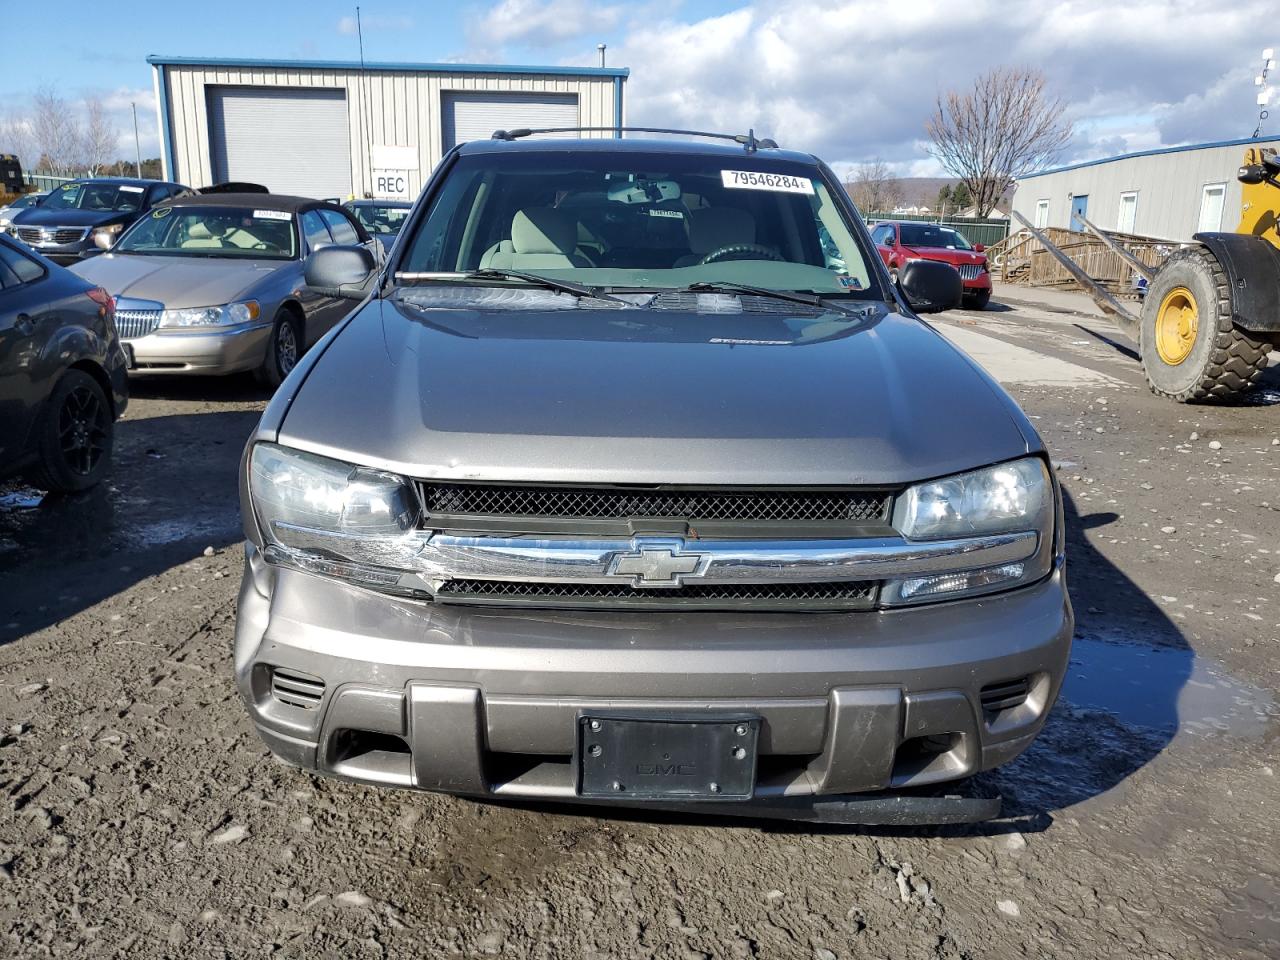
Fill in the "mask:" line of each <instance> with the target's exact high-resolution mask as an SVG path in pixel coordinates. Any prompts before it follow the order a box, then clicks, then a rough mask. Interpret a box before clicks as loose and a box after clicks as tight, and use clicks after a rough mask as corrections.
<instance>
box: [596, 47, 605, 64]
mask: <svg viewBox="0 0 1280 960" xmlns="http://www.w3.org/2000/svg"><path fill="white" fill-rule="evenodd" d="M596 49H597V50H599V51H600V66H601V67H603V66H604V51H605V45H604V44H603V43H597V44H596Z"/></svg>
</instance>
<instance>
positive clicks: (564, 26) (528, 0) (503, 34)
mask: <svg viewBox="0 0 1280 960" xmlns="http://www.w3.org/2000/svg"><path fill="white" fill-rule="evenodd" d="M625 9H626V8H624V7H623V6H622V5H613V4H605V3H596V2H593V0H501V2H500V3H498V4H497V5H496V6H494V7H492V8H490V10H489V11H488V12H487V13H485V14H483V15H482V16H480V17H478V18H476V19H474V20H473V21H472V22H471V24H470V25H469V26H468V28H467V35H468V37H469V39H470V40H471V43H472V44H473V46H478V47H482V48H489V47H492V46H497V47H503V46H505V45H507V44H511V43H516V44H523V45H526V46H530V47H552V46H556V45H557V44H560V43H563V42H565V41H567V40H570V39H573V38H575V37H581V36H585V35H588V34H600V33H604V32H606V31H610V30H613V29H614V28H616V27H617V26H618V24H619V23H620V22H621V21H622V18H623V13H624V10H625Z"/></svg>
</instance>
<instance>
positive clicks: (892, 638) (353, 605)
mask: <svg viewBox="0 0 1280 960" xmlns="http://www.w3.org/2000/svg"><path fill="white" fill-rule="evenodd" d="M1072 628H1073V624H1072V614H1071V607H1070V602H1069V600H1068V598H1067V593H1066V589H1065V586H1064V579H1063V571H1062V570H1061V568H1058V569H1056V570H1055V571H1054V573H1053V574H1052V575H1050V576H1049V577H1048V578H1047V579H1045V580H1044V581H1041V582H1040V583H1038V584H1036V585H1034V586H1031V587H1027V588H1023V589H1021V590H1017V591H1013V592H1010V593H1007V594H1002V595H996V596H989V597H982V598H976V599H972V600H960V601H953V602H950V603H943V604H937V605H933V606H923V607H917V608H914V609H901V610H893V611H883V612H863V613H847V614H843V613H834V614H783V613H709V612H707V613H659V612H650V613H636V612H626V613H622V612H616V611H564V610H537V609H528V608H523V609H510V608H485V607H467V606H450V605H443V604H434V605H433V604H430V603H420V602H415V601H408V600H399V599H396V598H393V597H388V596H383V595H380V594H376V593H372V592H370V591H366V590H363V589H360V588H356V587H351V586H347V585H345V584H342V583H338V582H335V581H330V580H325V579H321V578H319V577H314V576H311V575H309V574H304V573H299V572H297V571H293V570H288V569H280V568H276V567H273V566H271V565H268V564H267V563H266V562H265V561H264V560H263V558H262V556H261V554H260V553H259V551H258V550H257V548H256V547H254V546H252V545H250V546H248V547H247V562H246V564H245V573H244V580H243V583H242V585H241V592H240V605H239V616H238V621H237V626H236V641H235V675H236V683H237V686H238V688H239V690H240V694H241V696H242V697H243V699H244V701H245V703H246V705H247V707H248V710H249V713H250V716H251V717H252V719H253V722H254V724H255V726H256V727H257V729H258V732H259V734H260V735H261V736H262V738H263V739H264V740H265V741H266V743H267V745H268V746H269V747H270V748H271V749H272V751H274V752H275V753H276V754H277V755H278V756H280V757H282V758H283V759H285V760H287V761H289V762H291V763H294V764H296V765H298V766H300V767H304V768H307V769H310V770H315V771H317V772H320V773H324V774H329V775H334V776H339V777H343V778H346V779H351V780H356V781H361V782H366V783H375V784H385V785H392V786H400V787H413V788H419V789H428V790H439V791H444V792H449V793H459V794H467V795H473V796H496V797H509V798H524V799H565V800H570V799H574V798H576V796H577V775H576V768H575V766H574V763H573V759H572V754H573V751H574V743H575V737H576V727H577V718H578V716H579V715H580V714H583V713H600V712H602V711H604V712H617V711H625V712H626V713H628V714H635V713H640V714H643V713H651V714H655V715H670V714H674V713H679V714H682V715H683V714H688V713H690V712H697V713H703V714H705V715H707V716H715V715H741V714H743V713H749V714H751V715H755V716H759V717H760V718H761V725H760V727H761V729H760V739H759V750H760V762H759V769H758V779H757V784H756V790H755V796H756V797H757V798H762V799H764V798H769V797H775V798H776V797H783V796H788V797H795V796H811V795H836V794H849V793H857V792H866V791H876V790H884V789H889V788H903V787H915V786H923V785H926V784H931V783H937V782H941V781H947V780H954V779H957V778H961V777H964V776H967V775H969V774H972V773H976V772H977V771H979V770H984V769H988V768H990V767H994V766H997V765H999V764H1002V763H1005V762H1008V761H1009V760H1012V759H1013V758H1014V757H1016V756H1017V755H1018V754H1020V753H1021V752H1022V751H1023V750H1025V749H1026V748H1027V746H1028V745H1029V744H1030V743H1031V741H1032V740H1033V739H1034V737H1035V735H1036V734H1037V732H1038V731H1039V730H1040V728H1041V726H1042V725H1043V723H1044V719H1045V715H1046V714H1047V712H1048V710H1049V707H1050V706H1051V705H1052V704H1053V702H1054V700H1055V699H1056V697H1057V694H1058V689H1059V687H1060V685H1061V681H1062V677H1063V673H1064V671H1065V669H1066V664H1067V657H1068V653H1069V650H1070V644H1071V635H1072ZM1022 678H1026V680H1027V681H1028V691H1029V692H1028V695H1027V697H1026V699H1025V701H1024V702H1022V703H1020V704H1018V705H1016V706H1013V707H1010V708H1008V709H1003V710H999V711H995V712H992V711H986V710H984V709H983V707H982V691H983V688H989V687H995V686H997V685H1001V684H1006V683H1008V682H1009V681H1011V680H1018V679H1022ZM298 691H302V692H303V695H302V696H299V695H298Z"/></svg>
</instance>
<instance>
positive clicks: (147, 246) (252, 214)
mask: <svg viewBox="0 0 1280 960" xmlns="http://www.w3.org/2000/svg"><path fill="white" fill-rule="evenodd" d="M297 250H298V242H297V233H296V231H295V230H294V226H293V214H291V213H288V212H286V211H283V210H254V209H252V208H250V207H213V206H210V207H188V206H182V207H170V206H159V207H156V208H155V209H154V210H152V211H151V216H149V217H143V218H142V219H141V220H139V221H138V222H137V223H135V224H134V225H133V228H132V229H130V230H129V231H128V232H127V233H125V235H124V236H123V237H121V238H120V242H119V243H117V244H116V246H115V248H114V251H115V252H117V253H141V254H163V255H165V256H190V257H245V258H255V259H266V260H291V259H293V258H294V257H295V256H296V255H297Z"/></svg>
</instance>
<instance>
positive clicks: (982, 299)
mask: <svg viewBox="0 0 1280 960" xmlns="http://www.w3.org/2000/svg"><path fill="white" fill-rule="evenodd" d="M990 302H991V289H990V288H987V289H986V290H979V291H978V292H977V293H966V294H965V296H964V308H965V309H966V310H985V309H987V304H988V303H990Z"/></svg>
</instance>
